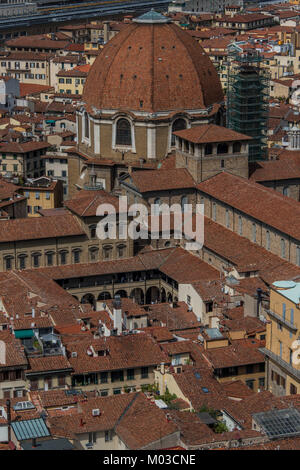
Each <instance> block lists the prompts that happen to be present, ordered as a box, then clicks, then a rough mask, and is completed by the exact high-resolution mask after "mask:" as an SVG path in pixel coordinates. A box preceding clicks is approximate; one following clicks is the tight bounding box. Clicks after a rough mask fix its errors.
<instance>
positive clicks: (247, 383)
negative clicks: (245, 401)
mask: <svg viewBox="0 0 300 470" xmlns="http://www.w3.org/2000/svg"><path fill="white" fill-rule="evenodd" d="M246 385H247V387H249V388H250V389H251V390H253V389H254V380H246Z"/></svg>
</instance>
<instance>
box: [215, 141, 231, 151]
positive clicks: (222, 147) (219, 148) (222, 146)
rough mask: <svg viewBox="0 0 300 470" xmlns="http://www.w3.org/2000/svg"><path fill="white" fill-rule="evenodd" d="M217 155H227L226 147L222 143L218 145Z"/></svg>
mask: <svg viewBox="0 0 300 470" xmlns="http://www.w3.org/2000/svg"><path fill="white" fill-rule="evenodd" d="M217 153H218V154H223V153H228V145H227V144H225V143H224V142H223V143H222V144H218V147H217Z"/></svg>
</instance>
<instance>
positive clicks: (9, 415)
mask: <svg viewBox="0 0 300 470" xmlns="http://www.w3.org/2000/svg"><path fill="white" fill-rule="evenodd" d="M6 408H7V428H8V434H7V436H8V442H10V441H11V426H10V425H11V409H10V400H9V399H8V400H6Z"/></svg>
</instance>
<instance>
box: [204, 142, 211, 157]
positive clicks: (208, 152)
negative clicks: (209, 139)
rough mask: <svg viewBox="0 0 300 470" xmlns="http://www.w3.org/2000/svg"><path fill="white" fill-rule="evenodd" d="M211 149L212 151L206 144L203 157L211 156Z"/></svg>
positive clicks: (209, 145)
mask: <svg viewBox="0 0 300 470" xmlns="http://www.w3.org/2000/svg"><path fill="white" fill-rule="evenodd" d="M212 149H213V147H212V144H206V145H205V149H204V153H205V155H211V154H212Z"/></svg>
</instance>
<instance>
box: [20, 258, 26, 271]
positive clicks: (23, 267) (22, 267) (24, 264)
mask: <svg viewBox="0 0 300 470" xmlns="http://www.w3.org/2000/svg"><path fill="white" fill-rule="evenodd" d="M19 268H20V269H25V268H26V255H20V256H19Z"/></svg>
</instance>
